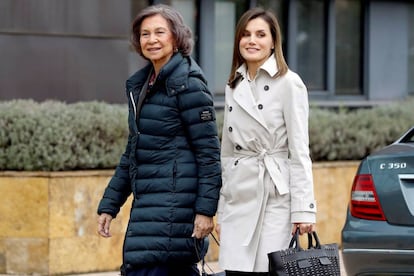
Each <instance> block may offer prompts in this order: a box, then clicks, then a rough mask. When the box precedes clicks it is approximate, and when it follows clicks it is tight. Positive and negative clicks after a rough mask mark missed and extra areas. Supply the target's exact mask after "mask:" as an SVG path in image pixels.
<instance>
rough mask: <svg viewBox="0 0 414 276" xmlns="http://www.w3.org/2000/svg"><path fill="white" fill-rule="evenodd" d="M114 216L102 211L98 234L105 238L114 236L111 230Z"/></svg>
mask: <svg viewBox="0 0 414 276" xmlns="http://www.w3.org/2000/svg"><path fill="white" fill-rule="evenodd" d="M112 219H113V217H112V216H111V215H110V214H106V213H102V214H101V215H100V216H99V218H98V234H99V235H101V236H102V237H104V238H109V237H112V235H111V233H110V232H109V228H110V227H111V221H112Z"/></svg>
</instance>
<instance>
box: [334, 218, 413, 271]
mask: <svg viewBox="0 0 414 276" xmlns="http://www.w3.org/2000/svg"><path fill="white" fill-rule="evenodd" d="M342 260H343V264H344V267H345V269H346V271H347V273H348V274H347V275H348V276H353V275H373V274H375V275H414V264H413V260H414V227H413V226H402V225H392V224H389V223H388V222H386V221H369V220H363V219H358V218H354V217H352V216H351V215H350V214H349V212H348V217H347V220H346V223H345V225H344V228H343V229H342Z"/></svg>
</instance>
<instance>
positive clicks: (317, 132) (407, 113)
mask: <svg viewBox="0 0 414 276" xmlns="http://www.w3.org/2000/svg"><path fill="white" fill-rule="evenodd" d="M413 106H414V100H413V99H409V100H406V101H404V102H401V103H395V104H389V105H383V106H378V107H373V108H364V109H355V110H349V109H346V108H339V109H336V110H333V109H321V108H317V107H311V109H310V118H309V137H310V151H311V157H312V159H313V161H333V160H359V159H362V158H364V157H365V156H366V155H368V154H370V153H372V152H374V151H376V150H378V149H380V148H382V147H384V146H386V145H388V144H390V143H392V142H393V141H394V140H395V139H397V138H398V137H399V136H401V135H402V134H403V133H404V132H405V131H407V130H408V129H409V128H410V127H411V126H413V125H414V121H413V119H412V118H414V108H412V107H413ZM127 112H128V108H127V106H126V105H121V104H119V105H117V104H108V103H102V102H79V103H74V104H66V103H62V102H57V101H45V102H42V103H37V102H35V101H32V100H14V101H7V102H0V170H26V171H35V170H43V171H60V170H77V169H109V168H114V167H115V166H116V165H117V164H118V161H119V158H120V156H121V154H122V153H123V151H124V149H125V144H126V141H127V136H128V126H127ZM217 125H218V128H219V135H220V137H221V131H222V127H223V111H222V110H219V111H217Z"/></svg>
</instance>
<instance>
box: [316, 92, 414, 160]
mask: <svg viewBox="0 0 414 276" xmlns="http://www.w3.org/2000/svg"><path fill="white" fill-rule="evenodd" d="M413 106H414V100H413V99H408V100H407V101H404V102H399V103H393V104H387V105H382V106H377V107H372V108H361V109H356V110H348V109H345V108H339V109H338V110H327V109H318V108H311V110H310V119H309V139H310V151H311V156H312V159H313V160H314V161H325V160H327V161H332V160H359V159H362V158H364V157H365V156H367V155H368V154H370V153H372V152H374V151H377V150H379V149H380V148H383V147H385V146H386V145H389V144H391V143H392V142H394V141H395V140H396V139H397V138H399V137H400V136H401V135H402V134H403V133H405V132H406V131H407V130H408V129H409V128H411V127H412V126H413V125H414V121H413V119H412V118H414V109H413V108H412V107H413Z"/></svg>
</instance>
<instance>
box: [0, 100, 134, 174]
mask: <svg viewBox="0 0 414 276" xmlns="http://www.w3.org/2000/svg"><path fill="white" fill-rule="evenodd" d="M127 111H128V110H127V108H126V106H123V105H109V104H105V103H99V102H81V103H75V104H65V103H62V102H56V101H46V102H42V103H36V102H34V101H31V100H16V101H9V102H0V170H25V171H33V170H44V171H49V170H50V171H59V170H76V169H104V168H112V167H114V166H115V165H116V164H117V162H118V161H119V158H120V156H121V153H122V152H123V150H124V149H125V143H126V137H127V135H128V132H127Z"/></svg>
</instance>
